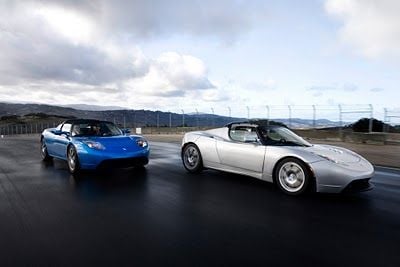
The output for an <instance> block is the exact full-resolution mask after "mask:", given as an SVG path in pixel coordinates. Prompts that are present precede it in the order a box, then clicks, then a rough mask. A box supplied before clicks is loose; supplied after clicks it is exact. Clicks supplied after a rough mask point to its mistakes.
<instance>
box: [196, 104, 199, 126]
mask: <svg viewBox="0 0 400 267" xmlns="http://www.w3.org/2000/svg"><path fill="white" fill-rule="evenodd" d="M196 122H197V128H199V111H198V110H197V108H196Z"/></svg>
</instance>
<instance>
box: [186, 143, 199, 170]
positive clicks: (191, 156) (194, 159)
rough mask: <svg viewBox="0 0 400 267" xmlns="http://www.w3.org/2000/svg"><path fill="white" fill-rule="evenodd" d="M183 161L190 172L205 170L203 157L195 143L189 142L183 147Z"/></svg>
mask: <svg viewBox="0 0 400 267" xmlns="http://www.w3.org/2000/svg"><path fill="white" fill-rule="evenodd" d="M182 162H183V166H184V167H185V169H186V170H187V171H188V172H190V173H200V172H201V171H202V170H203V159H202V157H201V153H200V150H199V148H198V147H197V146H196V145H195V144H188V145H186V146H185V147H184V148H183V151H182Z"/></svg>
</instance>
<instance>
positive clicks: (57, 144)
mask: <svg viewBox="0 0 400 267" xmlns="http://www.w3.org/2000/svg"><path fill="white" fill-rule="evenodd" d="M71 126H72V125H71V124H70V123H64V125H63V126H62V127H61V132H63V134H56V135H54V142H53V151H54V153H55V156H56V157H60V158H66V156H67V155H66V151H67V146H68V144H69V143H70V138H71V137H70V136H71ZM66 133H68V134H66Z"/></svg>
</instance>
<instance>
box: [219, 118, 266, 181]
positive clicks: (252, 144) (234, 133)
mask: <svg viewBox="0 0 400 267" xmlns="http://www.w3.org/2000/svg"><path fill="white" fill-rule="evenodd" d="M229 137H230V140H229V141H223V140H219V141H218V142H217V151H218V155H219V157H220V161H221V163H222V164H223V165H225V166H227V167H229V168H232V169H237V168H240V169H243V170H246V171H251V172H257V173H262V171H263V165H264V157H265V151H266V147H265V146H264V145H262V144H261V143H260V141H259V138H258V134H257V130H256V128H255V126H245V125H232V126H231V127H230V129H229Z"/></svg>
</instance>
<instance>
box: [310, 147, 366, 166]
mask: <svg viewBox="0 0 400 267" xmlns="http://www.w3.org/2000/svg"><path fill="white" fill-rule="evenodd" d="M304 150H306V151H308V152H310V153H313V154H316V155H318V156H321V157H323V158H326V159H329V160H332V161H335V162H337V163H357V162H359V161H360V160H361V157H360V156H359V155H357V154H356V153H354V152H352V151H350V150H348V149H345V148H342V147H336V146H330V145H313V146H310V147H306V148H304Z"/></svg>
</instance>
